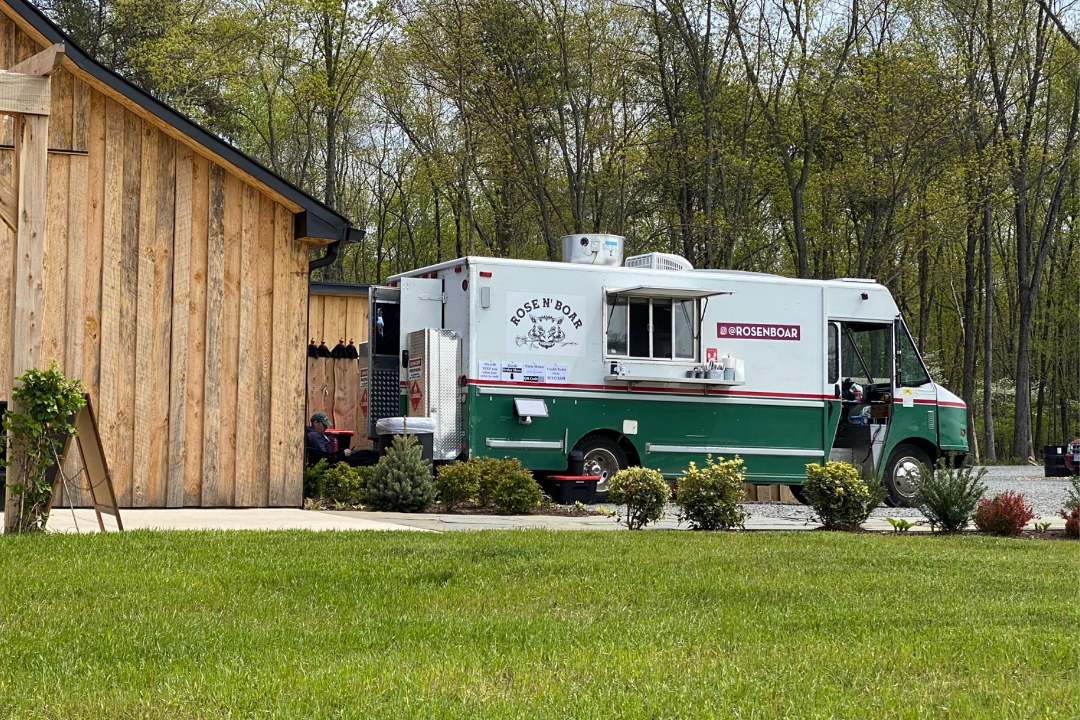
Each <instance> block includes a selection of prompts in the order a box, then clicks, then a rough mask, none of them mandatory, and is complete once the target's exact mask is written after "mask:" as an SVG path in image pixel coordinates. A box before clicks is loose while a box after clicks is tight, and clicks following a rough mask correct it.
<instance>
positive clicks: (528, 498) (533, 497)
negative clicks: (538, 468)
mask: <svg viewBox="0 0 1080 720" xmlns="http://www.w3.org/2000/svg"><path fill="white" fill-rule="evenodd" d="M500 463H501V465H502V467H501V469H500V471H499V473H498V474H499V481H498V483H497V484H496V485H495V493H494V495H493V496H492V500H493V501H494V503H495V507H496V508H498V510H499V512H500V513H502V514H504V515H521V514H524V513H527V512H529V511H530V510H534V509H536V508H538V507H540V503H542V502H543V501H544V493H543V491H541V490H540V486H539V485H537V484H536V480H534V479H533V476H532V473H531V472H529V471H528V470H526V469H525V468H523V467H521V462H520V461H518V460H517V459H516V458H515V459H511V460H502V461H500Z"/></svg>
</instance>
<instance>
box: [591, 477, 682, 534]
mask: <svg viewBox="0 0 1080 720" xmlns="http://www.w3.org/2000/svg"><path fill="white" fill-rule="evenodd" d="M607 488H608V500H610V501H611V502H613V503H615V504H616V505H625V506H626V514H625V516H622V517H620V518H619V519H620V520H622V521H624V522H625V523H626V527H628V528H629V529H631V530H640V529H641V528H643V527H645V526H646V525H648V524H649V523H654V522H656V521H657V520H660V519H661V518H663V517H664V506H665V505H666V504H667V501H668V499H669V498H670V497H671V488H670V487H668V484H667V482H666V481H665V480H664V476H663V475H661V474H660V473H659V471H657V470H651V469H649V468H643V467H628V468H626V469H625V470H620V471H619V472H617V473H615V476H614V477H612V478H611V480H609V481H608V486H607Z"/></svg>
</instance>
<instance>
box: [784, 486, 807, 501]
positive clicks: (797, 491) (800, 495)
mask: <svg viewBox="0 0 1080 720" xmlns="http://www.w3.org/2000/svg"><path fill="white" fill-rule="evenodd" d="M788 490H790V491H791V494H792V495H794V496H795V499H796V500H798V501H799V502H800V503H802V504H803V505H809V504H810V503H808V502H806V494H805V493H804V492H803V489H802V485H788Z"/></svg>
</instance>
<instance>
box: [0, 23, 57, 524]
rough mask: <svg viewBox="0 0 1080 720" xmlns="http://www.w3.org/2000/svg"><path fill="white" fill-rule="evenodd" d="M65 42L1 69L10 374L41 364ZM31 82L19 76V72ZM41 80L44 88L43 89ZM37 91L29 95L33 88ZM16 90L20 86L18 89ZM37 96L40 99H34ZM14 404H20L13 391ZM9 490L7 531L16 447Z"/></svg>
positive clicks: (14, 514)
mask: <svg viewBox="0 0 1080 720" xmlns="http://www.w3.org/2000/svg"><path fill="white" fill-rule="evenodd" d="M63 55H64V50H63V45H54V46H53V47H51V48H48V49H46V50H45V51H43V52H42V53H39V54H38V55H35V56H34V57H32V58H29V59H28V60H24V61H23V62H22V63H20V64H19V65H17V66H16V68H12V69H13V70H18V71H19V72H8V73H2V74H0V77H3V78H4V79H5V83H6V84H5V87H6V88H8V89H9V90H10V91H11V92H9V91H8V90H5V91H3V92H0V113H2V114H8V115H15V163H16V165H17V166H16V167H15V168H14V169H13V172H12V177H13V179H15V180H16V183H17V184H16V187H14V188H11V191H9V192H7V193H5V194H6V196H7V197H8V198H9V199H10V196H11V195H12V194H14V195H15V196H16V197H15V204H16V207H17V209H18V211H17V213H16V216H15V220H16V224H17V225H18V227H17V228H16V233H15V257H14V258H13V262H12V267H13V269H14V273H13V280H12V283H11V290H10V292H11V294H12V297H11V341H12V342H11V345H12V348H11V349H12V353H11V378H12V382H14V379H15V378H16V377H18V376H20V375H22V374H23V373H24V372H26V371H27V370H29V369H30V368H35V367H40V366H41V365H42V364H43V363H44V362H45V361H46V359H45V358H42V357H41V319H42V310H43V306H44V300H45V298H44V293H43V290H42V281H43V278H44V258H45V197H46V186H47V180H48V175H49V173H48V164H49V156H48V150H49V115H48V113H49V101H48V99H49V93H50V92H51V91H50V83H51V80H50V79H49V77H48V75H50V74H51V73H53V72H54V71H55V70H56V69H57V68H58V67H59V66H60V62H61V60H63ZM24 77H25V78H27V79H32V80H33V83H25V82H21V81H20V79H21V78H24ZM42 86H43V89H42ZM31 90H32V91H33V92H34V95H33V97H32V98H31V96H30V94H29V93H30V92H31ZM16 91H17V92H16ZM31 99H33V100H34V102H35V103H36V104H31V102H30V100H31ZM11 407H12V409H17V407H16V403H15V402H14V396H12V403H11ZM10 459H11V461H12V466H11V470H10V472H9V473H8V484H7V492H6V495H5V498H4V531H5V532H11V530H12V529H13V528H14V527H15V525H16V520H17V519H18V516H19V509H18V507H17V503H16V501H15V498H14V497H13V495H12V492H11V483H12V480H13V479H15V478H19V477H20V476H21V474H22V472H23V468H22V465H21V459H20V458H19V456H18V453H15V454H13V456H12V457H11V458H10Z"/></svg>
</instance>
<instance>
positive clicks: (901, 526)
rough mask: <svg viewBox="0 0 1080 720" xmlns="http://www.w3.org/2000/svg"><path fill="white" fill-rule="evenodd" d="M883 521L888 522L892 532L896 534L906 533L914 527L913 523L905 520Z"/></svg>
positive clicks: (890, 519) (889, 519) (892, 519)
mask: <svg viewBox="0 0 1080 720" xmlns="http://www.w3.org/2000/svg"><path fill="white" fill-rule="evenodd" d="M885 519H886V520H888V521H889V524H890V525H892V529H893V532H894V533H897V534H899V533H906V532H907V531H908V530H910V529H911V528H913V527H915V523H913V522H911V521H910V520H908V519H906V518H891V517H887V518H885Z"/></svg>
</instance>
